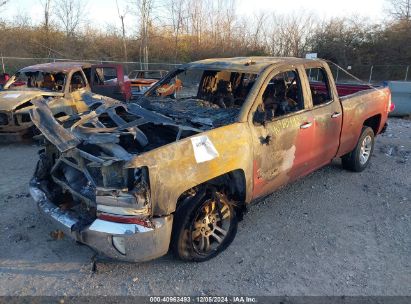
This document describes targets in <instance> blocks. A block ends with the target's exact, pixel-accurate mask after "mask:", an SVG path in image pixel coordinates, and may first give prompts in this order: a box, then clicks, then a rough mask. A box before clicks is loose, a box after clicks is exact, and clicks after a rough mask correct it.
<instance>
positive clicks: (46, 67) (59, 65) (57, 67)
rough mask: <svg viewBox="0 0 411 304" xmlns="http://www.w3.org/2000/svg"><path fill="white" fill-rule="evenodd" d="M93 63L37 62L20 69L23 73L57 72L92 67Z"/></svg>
mask: <svg viewBox="0 0 411 304" xmlns="http://www.w3.org/2000/svg"><path fill="white" fill-rule="evenodd" d="M90 66H91V63H86V62H72V61H71V62H50V63H41V64H35V65H31V66H28V67H25V68H22V69H21V70H19V72H21V73H26V72H37V71H41V72H45V73H57V72H63V73H67V72H69V71H71V70H73V69H76V68H86V67H90Z"/></svg>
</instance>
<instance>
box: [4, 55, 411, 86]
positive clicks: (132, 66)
mask: <svg viewBox="0 0 411 304" xmlns="http://www.w3.org/2000/svg"><path fill="white" fill-rule="evenodd" d="M0 60H1V66H0V73H1V72H7V73H9V74H13V73H15V72H16V71H17V70H19V69H21V68H23V67H25V66H29V65H33V64H38V63H45V62H57V61H81V62H90V63H96V64H97V63H118V64H122V65H123V67H124V69H125V71H126V73H129V72H131V71H132V70H167V71H170V70H173V69H174V68H176V67H178V66H179V65H180V64H173V63H164V62H163V63H143V62H136V61H129V62H122V61H110V60H73V59H60V58H59V59H57V58H21V57H2V56H0ZM343 68H345V69H347V70H348V71H349V72H350V73H351V74H353V75H355V76H356V77H358V78H360V79H361V80H363V81H364V82H368V83H380V82H383V81H390V80H391V81H393V80H396V81H411V70H410V66H409V65H352V66H349V67H343ZM331 70H332V72H333V75H334V78H335V80H336V81H337V82H353V78H352V77H351V76H349V75H348V74H346V73H345V72H344V71H342V70H340V69H338V68H337V67H336V66H333V65H331ZM354 82H355V81H354Z"/></svg>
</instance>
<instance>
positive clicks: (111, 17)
mask: <svg viewBox="0 0 411 304" xmlns="http://www.w3.org/2000/svg"><path fill="white" fill-rule="evenodd" d="M118 1H119V4H120V5H121V4H122V3H130V1H128V0H118ZM55 2H56V3H58V0H55ZM85 2H86V3H87V19H88V20H89V21H91V22H90V23H91V24H94V25H96V26H101V27H104V26H105V25H106V24H116V25H119V22H118V17H117V8H116V1H115V0H85ZM38 3H40V0H11V1H10V2H9V3H8V4H7V5H6V8H2V11H1V12H0V17H3V18H4V17H6V18H7V17H12V16H14V15H17V14H19V13H20V14H21V13H24V14H27V15H28V16H29V17H30V18H32V19H33V21H34V23H36V22H38V21H39V20H41V17H42V16H41V6H40V5H38ZM237 3H238V8H239V9H238V13H239V14H243V15H251V14H255V13H259V12H261V11H264V12H276V13H279V14H288V13H292V12H294V11H296V12H301V11H310V12H313V13H315V14H317V15H318V16H319V17H334V16H338V17H342V16H353V15H356V16H362V17H367V18H369V19H370V20H371V21H380V20H381V19H382V18H384V8H385V7H386V3H387V2H386V0H237ZM123 6H125V5H123ZM133 18H134V17H133V16H132V15H129V16H128V18H127V16H126V21H127V19H128V23H129V25H130V26H132V25H133V23H132V19H133Z"/></svg>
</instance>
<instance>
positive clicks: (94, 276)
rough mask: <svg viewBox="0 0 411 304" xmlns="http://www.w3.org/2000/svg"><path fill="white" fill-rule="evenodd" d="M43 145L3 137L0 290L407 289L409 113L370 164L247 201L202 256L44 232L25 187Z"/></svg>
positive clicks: (410, 285) (329, 170) (410, 282)
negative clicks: (215, 247) (124, 253)
mask: <svg viewBox="0 0 411 304" xmlns="http://www.w3.org/2000/svg"><path fill="white" fill-rule="evenodd" d="M37 150H38V147H36V146H35V145H33V144H20V145H6V146H5V145H3V146H0V159H1V176H0V195H1V200H0V208H1V213H0V231H1V233H0V295H153V294H156V295H201V294H206V295H238V294H244V295H411V236H410V235H411V234H410V233H411V174H410V169H411V165H410V164H411V160H410V158H411V121H406V120H398V119H392V120H391V121H390V128H389V129H388V131H387V133H386V134H385V135H383V136H380V137H379V138H377V144H376V148H375V152H374V157H373V159H372V163H371V165H370V167H369V168H368V169H367V170H366V171H364V172H363V173H360V174H358V173H357V174H356V173H350V172H347V171H344V170H342V169H341V167H340V162H339V161H335V162H334V163H333V164H331V165H330V166H327V167H326V168H324V169H322V170H320V171H318V172H316V173H314V174H311V175H310V176H308V177H306V178H304V179H302V180H300V181H298V182H296V183H294V184H292V185H289V186H287V187H285V188H283V189H282V190H280V191H278V192H277V193H275V194H273V195H271V196H270V197H268V198H267V199H265V200H264V201H263V202H261V203H259V204H257V205H255V206H252V207H251V208H250V211H249V213H247V214H246V216H245V219H244V221H243V222H241V223H240V225H239V231H238V234H237V237H236V239H235V240H234V242H233V244H232V245H231V246H230V247H229V248H228V249H227V250H226V251H225V252H223V253H222V254H221V255H219V256H218V257H217V258H215V259H212V260H211V261H208V262H205V263H202V264H187V263H182V262H180V261H178V260H176V259H174V258H173V257H172V255H171V254H169V255H167V256H165V257H163V258H160V259H158V260H155V261H152V262H147V263H142V264H130V263H119V262H110V261H104V260H103V261H98V262H97V264H96V269H95V271H93V267H92V265H93V263H92V257H93V251H92V250H90V249H89V248H87V247H86V246H81V245H79V244H76V243H75V242H74V241H72V240H70V239H68V238H64V239H63V240H54V239H53V238H52V237H51V236H50V232H51V231H53V226H52V225H50V224H49V223H48V222H46V221H44V219H43V218H42V217H41V216H40V215H39V213H38V211H37V209H36V206H35V204H34V202H33V201H32V199H31V198H30V196H29V194H28V189H27V184H28V181H29V179H30V177H31V175H32V171H33V169H34V166H35V163H36V160H37V154H36V151H37Z"/></svg>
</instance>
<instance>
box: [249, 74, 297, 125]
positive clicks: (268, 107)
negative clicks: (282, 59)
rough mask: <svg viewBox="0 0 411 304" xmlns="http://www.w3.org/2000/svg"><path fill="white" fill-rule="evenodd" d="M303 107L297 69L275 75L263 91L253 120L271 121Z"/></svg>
mask: <svg viewBox="0 0 411 304" xmlns="http://www.w3.org/2000/svg"><path fill="white" fill-rule="evenodd" d="M303 109H304V99H303V94H302V89H301V80H300V77H299V76H298V73H297V71H295V70H290V71H287V72H282V73H279V74H277V75H275V76H274V77H273V78H272V79H271V80H270V81H269V82H268V85H267V87H266V89H265V91H264V93H263V102H262V104H261V105H260V106H259V108H258V109H257V113H256V115H255V120H257V121H262V122H264V121H271V120H273V119H275V118H277V117H281V116H284V115H287V114H290V113H293V112H297V111H300V110H303Z"/></svg>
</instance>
